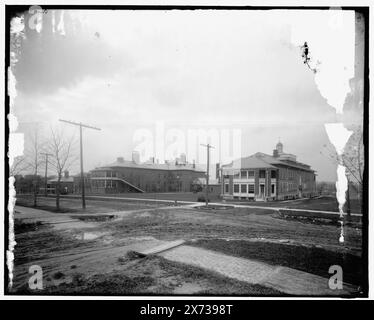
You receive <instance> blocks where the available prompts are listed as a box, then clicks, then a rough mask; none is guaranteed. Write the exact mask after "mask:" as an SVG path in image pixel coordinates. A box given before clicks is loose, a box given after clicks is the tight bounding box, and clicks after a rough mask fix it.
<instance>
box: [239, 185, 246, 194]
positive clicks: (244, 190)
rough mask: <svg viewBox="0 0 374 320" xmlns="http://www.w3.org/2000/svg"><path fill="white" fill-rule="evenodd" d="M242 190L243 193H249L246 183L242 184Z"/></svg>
mask: <svg viewBox="0 0 374 320" xmlns="http://www.w3.org/2000/svg"><path fill="white" fill-rule="evenodd" d="M240 192H241V193H247V185H246V184H242V185H241V186H240Z"/></svg>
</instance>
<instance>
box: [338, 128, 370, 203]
mask: <svg viewBox="0 0 374 320" xmlns="http://www.w3.org/2000/svg"><path fill="white" fill-rule="evenodd" d="M342 160H343V164H344V166H345V167H346V168H347V178H348V180H349V181H350V182H351V185H352V186H353V187H354V188H355V189H356V191H357V194H358V195H359V200H360V201H361V199H362V191H363V173H364V167H365V162H364V145H363V131H362V126H356V127H355V128H354V129H353V134H352V135H351V137H350V138H349V140H348V142H347V144H346V146H345V149H344V153H343V155H342Z"/></svg>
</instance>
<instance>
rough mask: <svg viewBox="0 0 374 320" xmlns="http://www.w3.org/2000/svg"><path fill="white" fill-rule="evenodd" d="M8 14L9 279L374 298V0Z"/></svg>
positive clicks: (69, 287)
mask: <svg viewBox="0 0 374 320" xmlns="http://www.w3.org/2000/svg"><path fill="white" fill-rule="evenodd" d="M5 11H6V21H5V22H6V23H5V36H6V37H5V41H6V43H5V50H6V52H5V57H6V59H5V62H6V65H5V87H6V97H5V104H6V105H5V108H4V110H5V113H4V122H5V135H6V136H5V139H6V140H5V149H6V155H5V178H4V188H5V189H4V193H5V196H4V197H5V198H4V221H5V224H4V237H3V238H4V255H3V258H4V295H6V296H23V297H30V296H31V297H38V298H41V297H49V296H74V297H76V296H78V297H82V296H87V297H91V296H92V297H98V296H105V297H107V296H108V297H128V296H131V297H135V298H136V297H137V296H139V297H161V298H162V297H164V298H165V297H168V298H173V297H187V298H192V297H202V298H207V297H208V298H212V299H213V298H214V297H234V298H235V297H257V298H297V297H299V298H300V297H304V298H334V299H336V298H356V299H357V298H368V297H369V287H368V286H369V284H368V283H369V258H368V257H369V251H368V247H369V246H368V240H369V229H368V228H369V207H368V198H369V195H368V177H369V174H368V168H369V163H368V155H369V153H368V132H369V128H368V124H369V123H368V114H369V91H368V90H369V78H368V74H369V73H368V72H369V71H368V70H369V65H368V63H369V56H368V52H369V51H368V46H369V42H368V41H369V35H368V31H369V20H368V19H369V7H365V6H360V7H345V6H341V7H337V6H328V5H325V6H324V7H306V6H300V7H286V6H284V7H256V6H250V5H247V6H245V5H242V6H221V7H220V6H218V5H216V6H209V5H207V6H193V5H187V4H186V5H175V6H173V5H171V4H170V5H165V4H164V3H163V4H162V5H159V6H158V5H148V6H141V5H136V3H134V4H133V5H115V6H111V5H110V4H104V3H103V4H102V5H100V6H95V5H94V4H92V5H89V4H87V5H79V6H74V5H64V4H63V3H61V4H59V5H56V4H53V5H47V4H46V5H27V6H26V5H8V6H5ZM153 308H155V307H152V306H150V305H147V304H145V305H144V308H141V309H139V314H148V315H160V313H157V312H161V313H163V312H165V314H163V316H164V317H165V316H167V317H172V316H173V315H172V313H173V312H174V313H175V312H176V310H174V311H173V309H170V310H169V309H167V308H166V309H165V310H164V309H162V310H157V309H153ZM196 310H197V309H196V308H194V307H191V310H190V311H191V312H192V313H193V312H197V311H196ZM178 311H180V310H178ZM199 311H201V313H200V314H210V313H212V314H221V315H223V314H226V315H229V314H230V307H229V306H228V305H219V304H218V305H215V306H214V308H213V306H209V305H206V306H204V307H202V310H199Z"/></svg>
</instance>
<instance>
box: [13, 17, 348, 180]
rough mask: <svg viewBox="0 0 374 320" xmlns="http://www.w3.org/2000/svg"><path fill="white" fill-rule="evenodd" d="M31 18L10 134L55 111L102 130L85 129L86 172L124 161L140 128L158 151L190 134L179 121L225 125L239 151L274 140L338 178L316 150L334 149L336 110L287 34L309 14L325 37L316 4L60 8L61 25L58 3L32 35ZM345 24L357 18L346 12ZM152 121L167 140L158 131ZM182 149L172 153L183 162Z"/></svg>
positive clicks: (218, 128) (46, 121)
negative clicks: (329, 130) (330, 133)
mask: <svg viewBox="0 0 374 320" xmlns="http://www.w3.org/2000/svg"><path fill="white" fill-rule="evenodd" d="M53 16H54V18H53ZM308 17H309V20H308ZM317 18H318V20H317ZM28 19H29V16H26V17H25V24H26V26H25V29H24V39H23V41H22V47H21V53H20V55H19V56H18V57H17V58H18V62H17V63H16V65H15V68H14V71H13V73H14V75H15V78H16V80H17V84H16V89H17V98H16V100H15V104H14V111H13V112H14V114H15V115H16V116H17V118H18V121H19V129H18V131H19V132H26V131H27V130H30V128H32V127H34V126H36V125H37V126H38V127H40V128H47V129H48V126H50V125H55V124H56V122H57V120H58V119H68V120H74V121H77V122H84V123H88V124H90V125H94V126H97V127H100V128H101V129H102V130H101V131H93V130H84V143H85V144H84V152H85V169H86V170H89V169H92V168H93V167H95V166H97V165H99V164H101V165H104V164H105V163H108V162H112V161H114V160H115V158H116V157H118V156H124V157H125V158H130V157H131V152H132V150H133V149H135V148H136V147H137V146H139V141H138V140H137V138H139V136H142V134H143V133H145V136H146V135H147V132H151V133H152V134H154V136H153V137H152V138H153V139H154V141H155V142H154V144H153V147H152V146H151V149H152V148H154V149H155V148H156V146H155V145H156V144H157V141H160V139H161V140H162V139H166V140H165V141H164V142H165V148H167V145H168V143H169V142H170V141H173V138H172V136H173V130H174V131H176V132H177V133H178V134H179V135H180V134H182V135H185V136H184V138H183V137H182V139H188V138H187V136H188V130H190V131H191V130H192V131H193V130H198V129H213V132H215V133H217V132H218V134H219V135H221V134H222V132H223V131H224V130H229V133H230V139H231V140H230V139H229V140H230V142H229V145H230V146H229V147H230V148H231V149H232V145H233V144H235V141H236V142H237V141H239V142H240V147H241V148H240V153H241V155H242V156H247V155H251V154H253V153H255V152H258V151H260V152H265V153H270V154H271V153H272V150H273V149H274V147H275V144H276V143H277V142H278V140H279V139H280V140H281V141H282V142H283V144H284V149H285V152H289V153H294V154H296V155H297V157H298V160H299V161H301V162H305V163H307V164H310V165H311V166H312V167H313V168H314V169H315V170H316V171H317V174H318V179H319V180H329V181H335V179H336V166H335V165H334V164H333V163H332V162H331V160H330V159H329V158H328V156H326V155H321V154H320V152H324V153H327V152H325V151H324V149H325V148H324V145H327V147H329V148H331V145H330V143H329V140H328V137H327V134H326V131H325V128H324V124H325V123H327V122H335V121H337V117H336V110H335V109H334V108H333V107H332V106H331V103H330V104H329V103H328V101H327V99H326V97H324V96H322V95H321V93H320V88H318V86H317V84H316V81H315V74H314V73H313V72H312V71H311V70H310V69H308V68H307V67H306V65H305V64H303V62H302V58H301V50H300V48H299V47H297V46H296V45H295V39H292V37H294V36H295V34H294V33H293V30H295V26H296V27H297V26H298V25H299V26H300V28H303V27H305V25H304V24H305V23H309V22H310V21H313V23H315V24H318V28H317V31H315V33H314V34H313V35H312V36H313V37H317V38H318V36H321V37H322V36H323V30H325V29H324V27H325V28H326V30H327V29H328V28H329V27H330V26H329V23H330V22H331V21H330V20H329V17H328V15H326V14H325V13H323V14H322V12H316V11H305V12H301V11H279V10H278V11H259V10H254V11H245V10H241V11H212V10H204V11H177V10H173V11H119V10H117V11H112V10H111V11H109V10H108V11H64V13H63V20H61V21H63V23H62V22H61V23H60V19H61V11H55V13H52V12H51V11H48V12H47V13H45V14H43V26H42V29H41V31H40V32H37V31H36V30H35V29H32V28H31V29H30V28H29V25H28V23H27V22H28ZM53 20H54V23H53ZM303 21H309V22H303ZM344 21H345V23H350V24H352V25H353V26H354V15H353V14H352V12H351V13H350V14H349V15H347V16H345V20H344ZM309 29H310V28H309ZM352 30H353V31H354V29H352ZM298 36H299V38H300V34H299V35H298ZM349 36H351V35H347V37H348V39H349V41H350V42H351V44H352V45H354V43H352V41H353V42H354V38H349ZM310 37H311V35H310V34H305V39H303V40H304V41H309V38H310ZM352 39H353V40H352ZM299 40H300V43H299V44H300V45H302V44H303V42H301V39H299ZM299 40H297V41H299ZM342 41H343V40H342ZM344 41H347V40H344ZM310 50H311V54H313V46H312V44H310ZM322 63H323V61H322ZM157 125H158V126H159V127H160V126H161V127H163V128H164V131H163V132H164V133H165V132H166V133H165V134H166V135H168V134H169V135H170V137H166V138H165V136H163V137H164V138H162V137H161V138H160V136H157V133H156V131H157V130H156V126H157ZM47 129H46V130H47ZM67 130H71V129H67ZM74 130H77V129H76V128H74ZM170 130H172V131H170ZM235 130H236V132H240V133H241V134H240V136H241V139H240V140H238V139H236V138H233V135H235V134H234V133H233V132H234V131H235ZM169 138H170V139H169ZM168 139H169V140H170V141H169V140H168ZM212 143H213V142H212ZM215 143H217V142H215ZM218 144H219V142H218ZM143 146H144V143H143ZM187 146H188V142H186V143H184V144H181V145H180V146H179V149H180V150H178V152H179V151H181V152H186V153H187V158H188V160H190V161H191V162H192V160H193V159H192V158H194V159H195V158H196V157H195V155H194V154H191V152H190V151H189V150H187V149H186V148H187ZM223 148H226V145H225V146H223V145H221V149H223ZM183 149H185V150H183ZM217 149H219V147H218V148H217ZM152 151H153V149H152ZM202 151H203V152H204V150H202ZM178 152H177V153H178ZM212 152H213V153H214V152H216V153H217V152H218V153H221V154H222V152H223V151H222V150H220V151H217V150H216V151H214V150H213V151H212ZM152 153H153V154H155V153H157V151H154V152H148V154H142V155H143V156H145V157H147V156H148V155H152ZM157 156H158V155H157V154H156V157H157ZM168 156H169V155H165V158H168ZM213 156H214V157H216V158H214V160H217V161H219V159H221V161H224V160H225V159H226V158H225V157H222V155H221V156H219V155H217V154H215V155H213ZM161 158H162V157H161ZM223 158H224V159H223ZM197 160H198V159H197ZM203 160H204V159H203V158H202V157H200V161H199V162H203ZM77 169H78V167H77V168H73V170H72V171H73V172H74V171H75V172H76V171H77Z"/></svg>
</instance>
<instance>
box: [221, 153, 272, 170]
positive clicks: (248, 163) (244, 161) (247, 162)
mask: <svg viewBox="0 0 374 320" xmlns="http://www.w3.org/2000/svg"><path fill="white" fill-rule="evenodd" d="M222 168H224V169H225V168H227V169H229V168H230V169H240V168H274V169H276V167H274V166H273V165H271V164H270V163H268V162H266V161H264V159H262V158H260V157H257V156H256V155H255V154H254V155H252V156H249V157H245V158H240V159H236V160H234V161H233V162H232V163H230V164H228V165H224V166H222Z"/></svg>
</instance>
